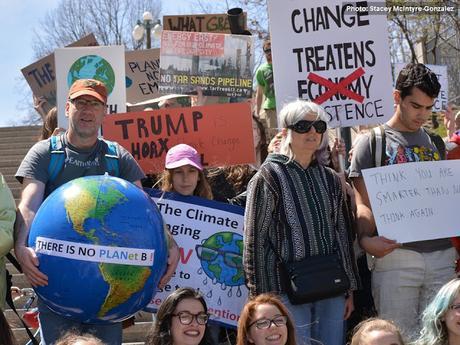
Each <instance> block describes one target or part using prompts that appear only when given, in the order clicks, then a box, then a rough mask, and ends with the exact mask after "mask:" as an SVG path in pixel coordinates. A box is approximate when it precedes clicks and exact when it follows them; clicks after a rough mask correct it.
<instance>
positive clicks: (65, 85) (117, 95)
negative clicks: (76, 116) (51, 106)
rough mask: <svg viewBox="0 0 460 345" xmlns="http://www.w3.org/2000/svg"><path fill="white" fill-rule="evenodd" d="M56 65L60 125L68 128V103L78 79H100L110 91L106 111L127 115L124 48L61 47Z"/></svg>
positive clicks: (57, 54)
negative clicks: (71, 90) (70, 89)
mask: <svg viewBox="0 0 460 345" xmlns="http://www.w3.org/2000/svg"><path fill="white" fill-rule="evenodd" d="M54 57H55V60H56V61H55V63H56V83H57V108H58V125H59V127H63V128H67V126H68V123H67V122H68V121H67V118H66V117H65V104H66V101H67V95H68V92H69V88H70V86H71V85H72V84H73V82H74V81H75V80H77V79H86V78H89V79H97V80H99V81H101V82H103V83H104V84H105V86H106V87H107V92H108V100H107V112H108V113H110V114H112V113H124V112H126V80H125V48H124V47H123V46H105V47H89V48H86V47H85V48H81V47H77V48H61V49H56V51H55V52H54Z"/></svg>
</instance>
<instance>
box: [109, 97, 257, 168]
mask: <svg viewBox="0 0 460 345" xmlns="http://www.w3.org/2000/svg"><path fill="white" fill-rule="evenodd" d="M102 130H103V134H104V138H106V139H109V140H114V141H116V142H118V143H119V144H120V145H123V147H125V148H126V149H127V150H128V151H129V152H131V154H132V155H133V157H134V158H135V159H136V160H137V162H138V163H139V165H140V166H141V168H142V169H143V170H144V172H145V173H151V172H159V171H162V170H163V167H164V161H165V155H166V152H167V151H168V150H169V149H170V148H171V147H173V146H174V145H177V144H181V143H184V144H188V145H191V146H193V147H194V148H195V149H196V150H197V151H198V152H199V153H200V154H201V159H202V163H203V165H204V166H219V165H232V164H246V163H254V162H255V152H254V142H253V137H252V117H251V109H250V105H249V103H230V104H215V105H207V106H202V107H191V108H164V109H158V110H152V111H143V112H137V113H126V114H117V116H106V117H105V119H104V123H103V125H102Z"/></svg>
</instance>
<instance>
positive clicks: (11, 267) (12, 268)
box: [5, 259, 21, 274]
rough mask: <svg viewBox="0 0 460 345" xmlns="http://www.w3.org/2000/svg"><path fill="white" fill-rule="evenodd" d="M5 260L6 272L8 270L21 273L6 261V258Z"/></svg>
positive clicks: (11, 272) (12, 272)
mask: <svg viewBox="0 0 460 345" xmlns="http://www.w3.org/2000/svg"><path fill="white" fill-rule="evenodd" d="M5 260H6V269H7V270H8V272H10V274H21V273H20V272H19V271H18V270H17V269H16V267H14V265H13V264H12V263H11V262H9V261H8V259H5Z"/></svg>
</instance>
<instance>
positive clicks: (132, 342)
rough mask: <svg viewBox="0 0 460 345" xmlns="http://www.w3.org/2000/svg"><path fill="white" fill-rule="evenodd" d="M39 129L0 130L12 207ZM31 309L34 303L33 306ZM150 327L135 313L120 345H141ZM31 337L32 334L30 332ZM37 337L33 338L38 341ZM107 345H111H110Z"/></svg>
mask: <svg viewBox="0 0 460 345" xmlns="http://www.w3.org/2000/svg"><path fill="white" fill-rule="evenodd" d="M40 130H41V127H40V126H22V127H4V128H0V172H1V173H2V174H3V176H4V177H5V180H6V182H7V184H8V186H9V188H10V189H11V192H12V193H13V196H14V198H15V200H16V204H17V203H18V202H19V199H20V197H21V184H20V183H19V182H18V181H17V180H16V178H15V177H14V174H15V173H16V171H17V169H18V167H19V165H20V163H21V161H22V159H23V158H24V156H25V155H26V153H27V151H28V150H29V149H30V148H31V147H32V146H33V145H34V144H35V143H36V142H37V140H38V138H39V136H40ZM7 269H8V270H9V271H10V273H11V274H12V275H13V278H12V280H13V285H14V286H17V287H19V288H27V287H30V285H29V283H28V282H27V279H26V278H25V276H24V275H23V274H21V273H20V272H18V271H17V270H16V268H15V267H14V266H13V265H12V264H10V263H7ZM27 300H28V297H21V298H20V299H18V300H16V302H15V305H16V307H17V311H18V313H19V314H20V315H23V314H24V312H25V310H24V309H22V306H24V304H25V303H26V302H27ZM34 305H35V303H34ZM5 315H6V318H7V320H8V322H9V324H10V325H11V328H12V329H13V332H14V336H15V338H16V341H17V343H18V345H23V344H26V343H27V342H28V341H29V337H28V335H27V333H26V331H25V329H24V328H23V327H22V323H21V322H20V321H19V319H18V317H17V316H16V314H14V312H13V311H12V310H11V309H7V310H5ZM151 327H152V316H151V314H149V313H139V314H138V315H136V321H135V324H134V325H133V326H131V327H129V328H126V329H125V330H123V344H124V345H143V344H144V340H145V338H146V336H147V333H148V331H149V330H150V328H151ZM31 331H32V333H35V331H36V330H34V329H32V330H31ZM38 338H39V337H37V339H38ZM110 345H111V344H110Z"/></svg>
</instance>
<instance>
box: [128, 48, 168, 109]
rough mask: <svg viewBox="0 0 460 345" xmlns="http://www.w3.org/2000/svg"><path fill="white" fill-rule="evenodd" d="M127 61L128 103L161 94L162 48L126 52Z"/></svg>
mask: <svg viewBox="0 0 460 345" xmlns="http://www.w3.org/2000/svg"><path fill="white" fill-rule="evenodd" d="M125 63H126V100H127V102H128V103H131V104H132V103H139V102H143V101H146V100H149V99H152V98H156V97H158V96H160V94H159V92H158V82H159V81H160V49H146V50H134V51H130V52H126V53H125Z"/></svg>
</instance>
